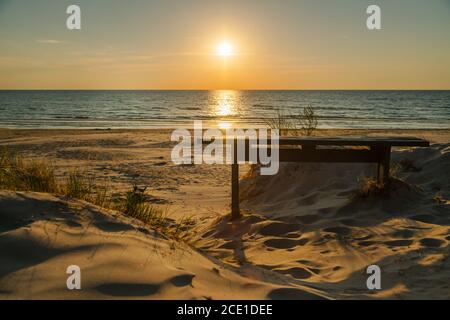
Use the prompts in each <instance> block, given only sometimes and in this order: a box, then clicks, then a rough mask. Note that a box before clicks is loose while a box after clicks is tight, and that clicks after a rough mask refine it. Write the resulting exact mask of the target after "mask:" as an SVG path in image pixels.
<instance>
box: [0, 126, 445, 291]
mask: <svg viewBox="0 0 450 320" xmlns="http://www.w3.org/2000/svg"><path fill="white" fill-rule="evenodd" d="M170 132H171V131H170V130H150V129H149V130H125V129H124V130H70V129H67V130H59V129H54V130H38V129H36V130H10V129H1V130H0V145H1V146H7V147H8V149H9V150H12V151H14V152H18V153H20V154H21V155H22V156H23V157H24V158H25V159H46V160H47V161H49V162H50V163H51V164H52V166H54V168H55V173H56V176H57V178H58V179H63V178H64V177H65V176H67V174H68V173H69V172H70V171H71V170H74V169H76V168H77V169H79V170H82V172H83V174H85V175H88V176H95V177H96V180H97V181H105V182H107V183H108V188H109V190H112V192H113V193H114V194H116V196H117V197H123V196H124V195H125V193H126V191H127V190H129V189H130V186H132V185H133V184H137V185H140V186H146V187H147V189H146V191H145V192H146V195H147V201H148V202H149V203H151V204H152V205H154V206H156V207H158V208H162V209H164V210H166V211H167V212H168V214H169V216H170V217H171V219H173V220H175V221H177V220H180V219H183V218H184V217H187V216H188V217H189V218H191V219H192V220H193V221H194V222H195V223H194V224H193V226H192V233H191V236H190V238H189V239H187V241H182V242H180V241H174V240H172V239H170V238H167V237H166V236H164V235H162V234H160V233H158V232H155V231H154V230H152V229H151V228H149V227H148V226H145V225H144V224H143V223H142V222H140V221H137V220H136V219H132V218H130V217H126V216H124V215H123V214H122V213H120V212H117V211H114V210H106V209H102V208H99V207H96V206H94V205H92V204H89V203H87V202H85V201H81V200H75V199H68V198H67V197H63V196H59V195H51V194H45V193H33V192H20V191H17V192H14V191H1V192H0V219H1V223H0V226H1V228H2V229H1V230H0V231H1V233H0V252H2V253H1V254H0V297H1V298H7V299H18V298H19V299H23V298H26V299H28V298H30V299H44V298H57V299H62V298H67V299H72V298H73V299H79V298H82V299H90V298H95V299H111V298H143V299H191V298H195V299H210V298H211V299H231V298H233V299H317V298H329V299H371V298H388V299H420V298H425V299H449V298H450V289H449V282H448V279H450V260H449V249H448V248H449V242H450V207H449V205H450V201H449V199H450V177H449V172H450V159H449V157H450V130H370V131H369V130H350V129H345V130H344V129H343V130H318V131H317V133H316V134H317V135H323V136H336V135H337V136H343V135H352V136H353V135H368V136H415V137H420V138H424V139H427V140H429V141H430V142H431V147H430V148H396V149H394V150H393V153H392V163H393V164H399V165H398V166H396V174H395V175H396V178H395V180H394V182H393V183H392V186H391V187H390V189H389V190H387V191H386V192H385V193H384V194H381V195H372V196H369V197H360V196H358V188H359V187H358V186H359V183H360V181H361V177H364V176H371V175H373V172H374V165H366V164H321V163H314V164H284V165H282V166H281V168H280V171H279V173H278V174H277V175H274V176H260V175H258V174H257V172H255V171H249V170H248V169H249V166H242V167H243V170H241V182H240V184H241V200H242V201H241V207H242V209H243V210H244V216H243V218H242V219H240V220H239V221H230V220H229V217H228V213H229V202H230V169H229V167H228V166H225V165H182V166H177V165H174V164H173V163H172V162H171V159H170V152H171V149H172V147H173V145H174V143H173V142H170ZM402 163H403V164H405V163H408V164H409V166H405V165H403V166H402V165H401V164H402ZM71 264H78V265H80V267H81V268H82V270H84V271H83V290H81V291H77V292H71V291H68V290H67V289H66V286H65V285H66V283H65V281H66V278H67V275H66V273H65V268H66V267H67V266H68V265H71ZM370 264H377V265H379V266H380V268H381V269H382V271H383V277H382V290H378V291H369V290H367V287H366V283H365V281H366V279H367V274H366V272H365V268H366V267H367V266H368V265H370Z"/></svg>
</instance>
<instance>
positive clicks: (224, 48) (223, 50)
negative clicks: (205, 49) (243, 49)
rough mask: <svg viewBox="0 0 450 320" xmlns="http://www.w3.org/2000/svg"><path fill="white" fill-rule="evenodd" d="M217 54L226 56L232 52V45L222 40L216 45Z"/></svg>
mask: <svg viewBox="0 0 450 320" xmlns="http://www.w3.org/2000/svg"><path fill="white" fill-rule="evenodd" d="M217 54H218V55H219V56H222V57H228V56H231V55H232V54H233V46H232V45H231V44H230V43H229V42H227V41H223V42H221V43H219V44H218V45H217Z"/></svg>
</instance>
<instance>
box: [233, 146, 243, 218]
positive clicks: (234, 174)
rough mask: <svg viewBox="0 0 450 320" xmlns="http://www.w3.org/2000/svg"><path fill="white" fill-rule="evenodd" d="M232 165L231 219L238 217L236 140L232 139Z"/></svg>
mask: <svg viewBox="0 0 450 320" xmlns="http://www.w3.org/2000/svg"><path fill="white" fill-rule="evenodd" d="M233 149H234V150H233V153H234V155H233V164H232V165H231V218H232V219H237V218H239V217H240V215H241V214H240V210H239V164H238V159H237V140H236V139H234V148H233Z"/></svg>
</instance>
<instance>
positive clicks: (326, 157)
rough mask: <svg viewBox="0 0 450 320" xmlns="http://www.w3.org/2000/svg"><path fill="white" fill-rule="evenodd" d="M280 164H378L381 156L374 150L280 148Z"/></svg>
mask: <svg viewBox="0 0 450 320" xmlns="http://www.w3.org/2000/svg"><path fill="white" fill-rule="evenodd" d="M279 156H280V162H324V163H330V162H341V163H342V162H344V163H353V162H363V163H377V162H379V161H380V154H379V153H378V152H375V151H372V150H352V149H316V150H308V149H305V150H301V149H283V148H280V153H279Z"/></svg>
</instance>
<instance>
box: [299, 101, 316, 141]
mask: <svg viewBox="0 0 450 320" xmlns="http://www.w3.org/2000/svg"><path fill="white" fill-rule="evenodd" d="M295 119H296V121H297V127H300V130H301V131H302V132H303V135H305V136H311V135H312V134H313V132H314V131H315V130H316V129H317V125H318V124H319V120H318V118H317V115H316V114H315V112H314V109H313V108H312V106H311V105H307V106H306V107H304V108H303V113H302V114H301V115H299V116H297V117H295Z"/></svg>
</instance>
